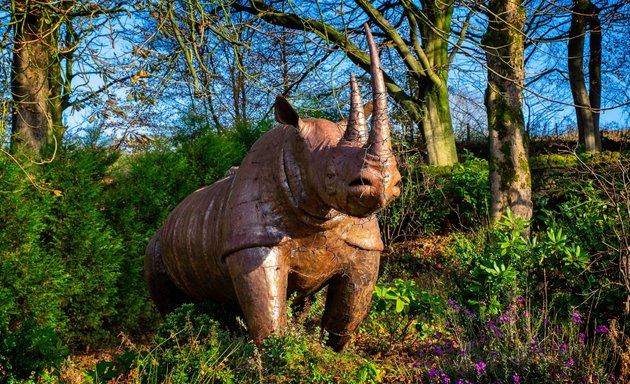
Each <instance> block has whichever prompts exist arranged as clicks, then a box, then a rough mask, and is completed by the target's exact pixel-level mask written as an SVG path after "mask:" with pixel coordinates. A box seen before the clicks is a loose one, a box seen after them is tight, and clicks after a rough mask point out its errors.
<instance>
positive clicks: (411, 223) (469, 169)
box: [379, 156, 490, 244]
mask: <svg viewBox="0 0 630 384" xmlns="http://www.w3.org/2000/svg"><path fill="white" fill-rule="evenodd" d="M401 175H402V177H403V182H402V189H401V196H400V198H398V199H396V200H394V201H393V202H392V204H390V205H389V206H388V207H387V208H386V209H385V210H383V211H382V213H381V214H380V215H379V219H380V222H381V227H382V230H383V237H384V240H385V242H386V243H387V244H391V243H392V242H395V241H397V240H401V239H405V238H411V237H415V236H418V235H421V234H427V233H428V234H433V233H436V232H438V233H439V232H441V233H444V232H447V231H451V230H454V229H456V230H457V229H459V230H461V229H470V228H476V227H478V226H480V225H483V224H485V223H487V218H488V208H489V203H490V184H489V181H488V177H489V176H488V162H487V161H486V160H483V159H478V158H475V157H472V156H468V157H466V159H465V161H464V162H462V163H458V164H455V165H454V166H453V167H443V166H436V167H434V166H419V165H417V160H416V159H415V158H414V157H413V156H412V157H409V158H407V159H404V161H402V162H401Z"/></svg>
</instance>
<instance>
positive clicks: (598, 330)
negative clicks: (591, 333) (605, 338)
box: [595, 325, 608, 334]
mask: <svg viewBox="0 0 630 384" xmlns="http://www.w3.org/2000/svg"><path fill="white" fill-rule="evenodd" d="M598 333H608V327H607V326H605V325H600V326H598V327H597V328H595V334H598Z"/></svg>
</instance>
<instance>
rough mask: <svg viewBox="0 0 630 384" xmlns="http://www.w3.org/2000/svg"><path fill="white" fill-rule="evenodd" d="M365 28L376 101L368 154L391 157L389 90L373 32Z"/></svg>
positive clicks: (367, 27) (373, 95) (367, 145)
mask: <svg viewBox="0 0 630 384" xmlns="http://www.w3.org/2000/svg"><path fill="white" fill-rule="evenodd" d="M364 26H365V34H366V36H367V41H368V47H369V50H370V74H371V76H372V98H373V100H374V110H373V112H372V120H371V124H372V130H371V131H370V135H369V137H368V142H367V144H366V147H367V148H368V152H369V153H371V154H373V155H377V156H389V155H391V153H392V144H391V138H390V131H389V120H388V118H387V90H386V89H385V80H384V79H383V71H381V60H380V58H379V56H378V49H377V48H376V44H375V43H374V38H373V37H372V32H371V31H370V27H369V26H368V25H367V23H366V24H364Z"/></svg>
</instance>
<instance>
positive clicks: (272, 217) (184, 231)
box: [145, 26, 400, 350]
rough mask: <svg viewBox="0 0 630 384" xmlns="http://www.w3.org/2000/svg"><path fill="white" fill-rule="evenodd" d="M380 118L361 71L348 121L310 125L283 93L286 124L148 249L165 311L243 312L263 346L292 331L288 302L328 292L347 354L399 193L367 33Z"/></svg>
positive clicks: (278, 109)
mask: <svg viewBox="0 0 630 384" xmlns="http://www.w3.org/2000/svg"><path fill="white" fill-rule="evenodd" d="M366 34H367V39H368V43H369V50H370V59H371V71H370V72H371V76H372V88H373V90H372V92H373V112H372V120H371V130H370V131H369V133H368V129H367V125H366V117H365V115H366V112H365V111H364V107H363V102H362V101H361V95H360V92H359V88H358V86H357V83H356V80H355V78H354V76H352V75H351V76H350V84H351V106H350V112H349V116H348V118H347V120H344V121H342V122H340V123H334V122H331V121H328V120H324V119H310V118H305V119H301V118H300V117H299V116H298V114H297V113H296V112H295V110H294V109H293V108H292V107H291V105H290V104H289V103H288V102H287V101H286V100H285V99H284V98H283V97H281V96H278V97H277V98H276V103H275V116H276V119H277V120H278V122H280V123H281V125H279V126H277V127H276V128H274V129H272V130H270V131H269V132H267V133H266V134H264V135H263V136H262V137H261V138H260V139H259V140H258V141H257V142H256V143H255V144H254V145H253V147H252V148H251V150H250V152H249V153H248V155H247V156H246V157H245V159H244V160H243V162H242V163H241V165H240V167H239V168H238V169H236V170H234V171H232V172H231V174H229V175H228V176H226V177H224V178H223V179H221V180H219V181H217V182H215V183H214V184H212V185H209V186H207V187H204V188H201V189H199V190H197V191H196V192H194V193H193V194H191V195H190V196H188V197H187V198H186V199H185V200H183V201H182V202H181V203H180V204H179V205H178V206H177V207H176V208H175V209H174V210H173V212H172V213H171V214H170V215H169V216H168V218H167V219H166V221H165V222H164V224H163V226H162V227H161V228H160V229H159V230H158V231H157V233H156V234H155V235H154V236H153V238H152V239H151V241H150V243H149V245H148V246H147V250H146V257H145V277H146V281H147V285H148V288H149V291H150V294H151V296H152V298H153V300H154V302H155V304H156V306H157V308H158V310H159V311H160V312H161V313H162V314H165V313H167V312H169V311H171V310H173V309H175V308H176V307H177V306H179V305H180V304H182V303H183V302H186V301H190V300H213V301H218V302H222V303H226V304H230V305H233V306H235V307H237V308H240V309H241V310H242V312H243V315H244V317H245V320H246V323H247V326H248V329H249V332H250V336H251V337H252V339H253V340H254V341H255V342H256V343H257V344H260V343H261V342H262V340H263V339H264V338H265V337H267V336H269V335H270V334H272V333H274V332H277V331H279V330H281V329H282V327H283V326H284V325H285V324H286V316H287V297H288V296H289V295H291V294H293V293H294V292H298V294H299V295H302V296H306V295H309V294H312V293H314V292H316V291H318V290H319V289H321V288H322V287H324V286H326V285H328V291H327V294H326V306H325V311H324V315H323V319H322V324H323V327H324V329H325V330H326V331H327V332H328V344H329V345H330V346H332V347H333V348H334V349H335V350H342V349H344V348H345V346H346V345H347V343H348V341H349V340H350V337H351V335H352V333H353V332H354V330H355V329H356V327H357V326H358V325H359V323H360V322H361V321H362V320H363V318H364V317H365V315H366V313H367V310H368V307H369V304H370V300H371V296H372V292H373V289H374V285H375V283H376V279H377V274H378V268H379V259H380V252H381V251H382V249H383V243H382V240H381V236H380V232H379V226H378V222H377V220H376V217H375V215H374V213H375V212H376V211H377V210H379V209H381V208H383V207H385V206H386V205H387V204H388V203H389V202H390V201H391V200H393V199H394V198H395V197H397V196H398V195H399V194H400V189H399V183H400V174H399V172H398V170H397V167H396V160H395V158H394V156H393V153H392V147H391V142H390V130H389V123H388V119H387V95H386V91H385V84H384V80H383V74H382V72H381V69H380V60H379V57H378V52H377V50H376V45H375V44H374V41H373V38H372V35H371V33H370V31H369V28H367V26H366Z"/></svg>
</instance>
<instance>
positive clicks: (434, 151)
mask: <svg viewBox="0 0 630 384" xmlns="http://www.w3.org/2000/svg"><path fill="white" fill-rule="evenodd" d="M423 100H424V103H423V116H422V120H421V127H422V131H423V135H424V140H425V145H426V146H427V159H428V163H429V164H430V165H452V164H455V163H457V149H456V147H455V134H454V132H453V125H452V121H451V109H450V106H449V104H448V89H447V88H446V86H445V85H440V86H434V87H433V92H427V94H426V96H424V97H423Z"/></svg>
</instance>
